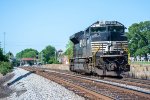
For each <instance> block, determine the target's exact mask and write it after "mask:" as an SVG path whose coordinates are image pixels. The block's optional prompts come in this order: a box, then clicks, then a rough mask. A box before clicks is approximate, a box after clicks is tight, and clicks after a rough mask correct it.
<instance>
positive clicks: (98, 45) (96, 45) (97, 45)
mask: <svg viewBox="0 0 150 100" xmlns="http://www.w3.org/2000/svg"><path fill="white" fill-rule="evenodd" d="M107 44H108V42H91V48H92V52H97V51H107V49H108V46H107Z"/></svg>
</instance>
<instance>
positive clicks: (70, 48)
mask: <svg viewBox="0 0 150 100" xmlns="http://www.w3.org/2000/svg"><path fill="white" fill-rule="evenodd" d="M65 55H67V56H68V57H69V58H72V57H73V43H72V42H71V41H68V43H67V45H66V51H65Z"/></svg>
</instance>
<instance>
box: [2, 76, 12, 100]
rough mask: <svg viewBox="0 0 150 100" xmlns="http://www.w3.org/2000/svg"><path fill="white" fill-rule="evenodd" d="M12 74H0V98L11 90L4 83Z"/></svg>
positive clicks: (7, 94)
mask: <svg viewBox="0 0 150 100" xmlns="http://www.w3.org/2000/svg"><path fill="white" fill-rule="evenodd" d="M13 76H14V74H13V73H9V74H7V75H5V76H3V75H0V99H1V98H5V97H7V96H9V95H10V94H11V93H12V92H13V91H12V90H11V89H10V88H9V87H8V86H7V84H5V83H6V82H7V81H9V80H10V79H11V78H12V77H13Z"/></svg>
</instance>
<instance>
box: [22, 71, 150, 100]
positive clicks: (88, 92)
mask: <svg viewBox="0 0 150 100" xmlns="http://www.w3.org/2000/svg"><path fill="white" fill-rule="evenodd" d="M24 69H26V70H28V71H34V72H35V73H36V74H38V75H41V76H43V77H45V78H48V79H50V80H52V81H55V82H57V83H59V84H61V85H63V86H65V87H66V88H68V89H70V90H72V91H75V93H77V94H79V95H81V96H83V97H85V98H87V99H104V100H109V99H117V100H121V99H136V100H137V99H139V100H150V97H149V94H146V93H144V92H143V93H141V92H137V91H133V90H129V89H125V88H121V87H118V86H114V85H110V84H106V83H104V82H100V81H98V80H96V79H95V80H92V79H90V78H87V77H81V76H77V75H70V74H65V73H61V72H56V71H50V70H44V69H40V68H24Z"/></svg>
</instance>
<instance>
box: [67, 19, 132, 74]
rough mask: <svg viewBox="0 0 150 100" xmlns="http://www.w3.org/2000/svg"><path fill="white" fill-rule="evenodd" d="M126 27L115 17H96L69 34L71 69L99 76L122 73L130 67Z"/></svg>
mask: <svg viewBox="0 0 150 100" xmlns="http://www.w3.org/2000/svg"><path fill="white" fill-rule="evenodd" d="M125 29H126V27H125V26H124V25H123V24H121V23H120V22H118V21H97V22H95V23H93V24H92V25H90V26H89V27H87V28H86V29H85V30H84V31H80V32H77V33H75V34H73V35H72V36H70V40H71V41H72V42H73V57H72V58H70V66H69V67H70V70H71V71H74V72H79V73H96V74H98V75H101V76H109V75H111V76H122V75H123V74H125V73H126V72H128V71H130V65H129V62H128V42H127V37H126V35H125Z"/></svg>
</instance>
